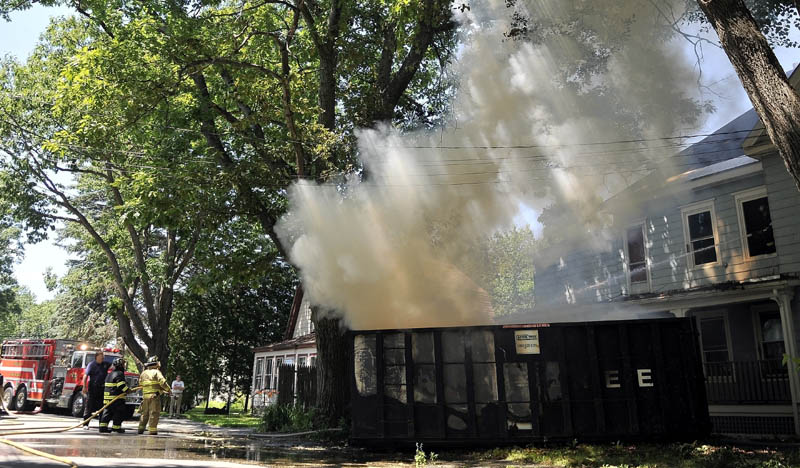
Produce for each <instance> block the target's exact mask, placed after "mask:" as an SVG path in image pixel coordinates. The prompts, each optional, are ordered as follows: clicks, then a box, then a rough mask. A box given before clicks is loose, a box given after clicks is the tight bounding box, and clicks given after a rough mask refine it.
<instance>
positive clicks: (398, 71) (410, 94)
mask: <svg viewBox="0 0 800 468" xmlns="http://www.w3.org/2000/svg"><path fill="white" fill-rule="evenodd" d="M42 3H44V4H48V5H53V4H67V5H71V6H73V7H74V8H76V11H77V12H78V13H80V15H82V16H83V17H85V18H87V20H88V21H90V22H91V24H93V25H95V28H94V29H93V32H94V33H96V34H95V35H94V36H93V41H92V47H90V48H87V49H85V50H80V51H79V52H78V53H77V59H78V61H79V62H80V63H81V66H80V67H81V68H82V69H84V70H91V72H88V73H85V74H84V75H83V78H84V79H85V80H86V83H87V85H86V86H85V87H84V93H86V91H87V90H86V88H89V89H97V90H103V89H104V87H105V86H106V84H107V83H109V82H113V83H114V85H113V86H111V87H112V88H113V89H120V90H125V92H124V96H125V98H124V99H119V98H118V97H115V99H116V103H118V104H120V105H121V106H123V107H125V108H126V109H127V110H126V111H125V112H121V113H119V114H118V115H115V116H114V118H116V119H119V123H118V124H116V125H120V126H123V127H125V126H127V125H129V124H130V123H131V122H139V121H140V120H141V119H146V120H150V119H151V118H152V119H153V120H157V121H159V122H169V126H170V127H171V128H172V130H173V131H174V132H175V133H176V134H178V135H183V136H185V138H187V139H191V142H192V143H191V149H192V150H195V151H197V152H198V156H199V155H200V154H202V155H203V156H205V157H208V158H209V159H210V160H213V161H214V166H213V170H215V171H216V173H217V174H219V175H220V176H221V177H223V178H224V180H225V181H226V182H227V183H229V184H230V187H231V188H232V189H233V193H234V194H235V197H236V206H237V208H238V209H239V210H240V212H241V213H244V214H247V215H248V216H250V217H252V219H254V220H256V221H257V222H258V223H259V225H260V226H261V228H262V230H263V231H264V232H265V233H266V234H267V235H268V236H269V237H270V238H271V240H272V241H273V243H274V246H275V249H276V250H277V251H278V253H279V255H280V256H281V258H283V260H284V261H291V259H290V258H289V257H288V255H286V251H285V250H284V248H283V246H282V245H281V242H280V239H279V238H278V235H277V233H276V231H275V224H276V222H277V220H278V219H279V217H280V216H281V215H282V214H283V213H284V211H285V209H286V201H285V198H284V195H285V191H284V189H285V188H286V187H287V186H288V185H289V184H291V183H292V182H294V181H295V180H297V179H315V180H324V179H326V178H327V177H328V176H329V175H330V174H332V173H337V172H341V171H342V170H352V169H354V164H353V161H354V158H353V156H354V145H353V144H352V143H353V129H354V128H355V127H356V126H359V125H367V126H370V125H373V124H375V123H376V122H379V121H391V122H394V123H396V124H402V125H411V126H417V125H430V124H431V123H433V122H435V121H436V119H437V116H439V115H441V111H442V109H443V108H444V106H445V105H446V102H447V99H446V97H447V92H446V91H447V90H448V89H449V88H448V86H449V84H448V83H447V82H446V80H442V79H441V74H440V73H438V71H439V70H440V69H441V67H442V65H444V64H445V63H446V62H447V61H448V60H449V58H450V57H451V55H452V53H453V51H454V42H455V41H454V34H453V30H454V26H455V25H454V23H453V22H452V21H451V19H450V16H451V9H452V8H454V7H456V6H458V5H457V4H456V3H454V2H451V1H443V0H414V1H399V0H398V1H380V2H374V1H358V0H329V1H324V0H323V1H319V0H305V1H304V0H290V1H280V2H278V1H275V2H273V1H266V2H264V1H259V0H257V1H252V2H251V1H243V2H232V1H230V2H229V1H223V2H213V3H209V2H194V1H192V2H179V1H170V2H153V1H145V0H138V1H137V0H134V1H126V2H116V1H107V0H87V1H81V2H71V1H46V2H42ZM30 4H31V2H29V1H22V2H18V1H10V0H9V1H5V0H4V1H2V2H0V11H3V10H4V11H9V10H11V9H19V8H25V7H27V6H29V5H30ZM72 50H73V51H74V49H72ZM98 76H102V77H103V78H102V79H97V77H98ZM92 81H94V82H95V84H90V82H92ZM84 95H91V94H90V93H86V94H84ZM95 99H96V100H97V102H98V103H102V102H104V101H105V99H106V97H105V96H104V95H103V93H101V94H100V96H97V97H96V98H95ZM165 107H166V108H169V109H170V110H171V112H172V114H170V115H175V114H176V113H177V112H178V110H180V111H183V115H182V117H181V118H177V119H172V118H163V117H165V116H164V115H163V114H161V115H159V117H161V118H153V117H151V116H152V115H153V114H154V112H153V109H163V108H165ZM176 109H177V110H176ZM156 114H157V113H156ZM86 121H87V123H89V122H90V124H89V125H91V126H92V127H93V128H95V127H103V126H104V123H105V121H106V118H105V116H104V115H103V113H100V114H99V115H89V116H88V117H87V119H86ZM101 123H103V124H101ZM162 136H163V135H162ZM168 138H169V139H172V138H175V139H177V140H181V138H177V137H175V136H173V137H168ZM151 141H152V140H151ZM141 142H142V143H144V140H141ZM201 145H202V147H201ZM120 295H121V296H123V297H124V295H125V294H123V293H122V291H120ZM315 320H316V321H317V324H316V325H317V330H318V346H319V354H320V366H321V368H320V372H319V376H320V379H321V383H320V385H319V386H318V388H319V389H320V395H319V398H318V401H319V402H320V404H321V406H322V410H323V412H324V413H325V414H327V415H329V416H330V419H331V421H337V420H338V419H339V417H340V416H341V414H342V412H343V410H344V404H345V401H346V397H347V389H348V386H347V385H346V379H345V375H346V372H345V369H346V360H347V356H346V349H347V347H346V343H345V340H344V335H343V333H342V331H341V327H340V324H339V322H338V320H336V319H335V318H331V317H321V316H316V317H315Z"/></svg>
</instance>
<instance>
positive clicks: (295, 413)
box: [260, 405, 316, 432]
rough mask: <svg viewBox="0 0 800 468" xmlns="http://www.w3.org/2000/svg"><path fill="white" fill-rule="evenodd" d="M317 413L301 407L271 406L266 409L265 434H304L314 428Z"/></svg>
mask: <svg viewBox="0 0 800 468" xmlns="http://www.w3.org/2000/svg"><path fill="white" fill-rule="evenodd" d="M315 417H316V412H315V411H314V409H313V408H303V407H301V406H299V405H269V406H267V407H266V408H264V415H263V416H262V418H261V426H260V429H261V431H263V432H304V431H310V430H312V429H313V428H314V419H315Z"/></svg>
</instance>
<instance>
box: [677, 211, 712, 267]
mask: <svg viewBox="0 0 800 468" xmlns="http://www.w3.org/2000/svg"><path fill="white" fill-rule="evenodd" d="M681 214H682V217H683V232H684V238H685V239H686V253H687V257H688V260H687V261H688V263H689V265H690V266H701V265H711V264H715V263H717V262H718V261H719V251H718V246H717V228H716V216H715V214H714V202H713V201H707V202H702V203H697V204H694V205H690V206H687V207H684V208H683V210H681Z"/></svg>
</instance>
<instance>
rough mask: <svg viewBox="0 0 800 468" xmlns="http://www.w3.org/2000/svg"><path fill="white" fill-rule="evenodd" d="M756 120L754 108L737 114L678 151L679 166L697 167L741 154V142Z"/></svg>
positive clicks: (682, 167)
mask: <svg viewBox="0 0 800 468" xmlns="http://www.w3.org/2000/svg"><path fill="white" fill-rule="evenodd" d="M758 122H759V119H758V114H756V111H755V110H754V109H750V110H749V111H747V112H745V113H743V114H741V115H739V116H738V117H736V118H735V119H733V120H731V121H730V122H728V123H727V124H725V125H723V126H722V127H720V128H718V129H717V130H716V131H714V132H713V133H712V134H711V135H710V136H707V137H705V138H703V139H702V140H700V141H698V142H696V143H694V144H693V145H691V146H689V147H688V148H686V149H685V150H683V151H681V152H680V153H678V156H677V158H678V159H677V161H678V164H679V167H680V168H681V169H689V170H691V169H697V168H698V167H704V166H709V165H711V164H715V163H719V162H721V161H727V160H729V159H733V158H738V157H739V156H742V155H743V154H744V151H743V150H742V143H743V142H744V140H745V139H746V138H747V136H748V135H749V133H750V131H752V130H753V127H755V126H756V124H758Z"/></svg>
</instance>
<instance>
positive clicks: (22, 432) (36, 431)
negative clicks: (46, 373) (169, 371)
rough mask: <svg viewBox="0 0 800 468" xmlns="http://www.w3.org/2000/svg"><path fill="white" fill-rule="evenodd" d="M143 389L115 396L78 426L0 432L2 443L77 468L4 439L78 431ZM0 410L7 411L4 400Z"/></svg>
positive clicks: (70, 461)
mask: <svg viewBox="0 0 800 468" xmlns="http://www.w3.org/2000/svg"><path fill="white" fill-rule="evenodd" d="M141 388H142V387H136V388H132V389H130V390H128V391H127V392H125V393H122V394H120V395H117V396H115V397H114V398H113V399H112V400H111V401H109V402H108V403H106V404H105V405H103V407H102V408H100V409H99V410H97V411H95V412H94V413H92V414H91V415H89V417H88V418H86V419H84V420H83V421H81V422H79V423H78V424H75V425H72V426H69V427H43V428H37V429H15V430H12V431H6V432H0V443H3V444H6V445H9V446H11V447H14V448H16V449H18V450H21V451H23V452H27V453H30V454H32V455H36V456H39V457H43V458H47V459H50V460H53V461H56V462H59V463H63V464H65V465H69V466H71V467H74V468H77V467H78V465H77V464H76V463H75V462H73V461H72V460H70V459H68V458H62V457H58V456H56V455H51V454H49V453H45V452H42V451H39V450H36V449H34V448H31V447H28V446H26V445H23V444H20V443H18V442H13V441H10V440H8V439H4V438H2V437H4V436H10V435H25V434H55V433H59V432H67V431H69V430H72V429H77V428H79V427H81V426H83V425H84V424H89V421H91V420H92V419H94V418H96V417H97V416H98V415H99V414H100V413H102V412H103V410H104V409H106V408H108V407H109V406H111V404H112V403H114V402H115V401H117V400H119V399H121V398H125V397H126V396H127V395H128V394H129V393H131V392H135V391H136V390H139V389H141ZM42 406H44V402H43V403H42ZM0 408H2V409H5V408H4V407H3V402H2V400H0Z"/></svg>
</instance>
